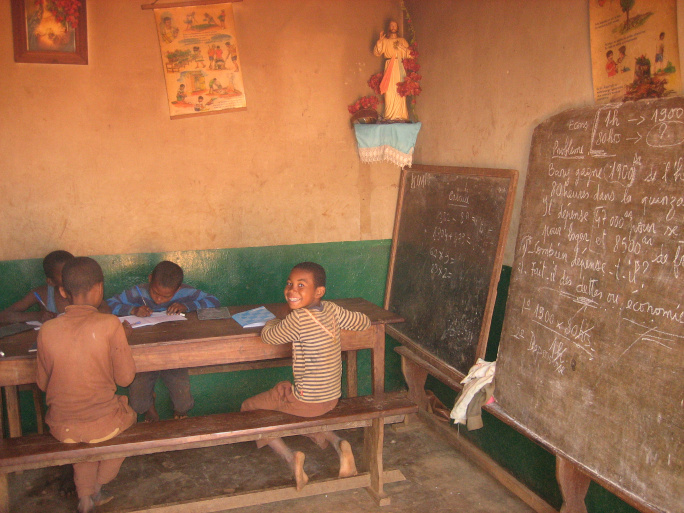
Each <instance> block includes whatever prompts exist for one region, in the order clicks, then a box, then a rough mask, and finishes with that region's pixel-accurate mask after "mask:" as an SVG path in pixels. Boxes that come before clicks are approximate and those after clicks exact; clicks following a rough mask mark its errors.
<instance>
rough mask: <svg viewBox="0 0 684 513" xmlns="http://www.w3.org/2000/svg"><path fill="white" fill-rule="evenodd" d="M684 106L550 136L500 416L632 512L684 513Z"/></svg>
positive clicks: (647, 103)
mask: <svg viewBox="0 0 684 513" xmlns="http://www.w3.org/2000/svg"><path fill="white" fill-rule="evenodd" d="M683 148H684V99H683V98H680V97H678V98H670V99H662V100H642V101H639V102H629V103H623V104H615V105H606V106H602V107H587V108H581V109H575V110H570V111H566V112H564V113H562V114H559V115H556V116H554V117H552V118H551V119H549V120H547V121H546V122H544V123H542V124H541V125H539V126H538V127H537V129H536V130H535V132H534V137H533V140H532V147H531V152H530V161H529V169H528V173H527V180H526V184H525V193H524V199H523V205H522V211H521V219H520V229H519V232H518V238H517V245H516V253H515V261H514V265H513V273H512V277H511V285H510V289H509V297H508V302H507V306H506V316H505V321H504V327H503V333H502V338H501V344H500V347H499V355H498V360H497V369H496V380H495V381H496V392H495V395H496V397H497V399H498V401H499V405H500V406H501V408H502V409H503V410H504V411H505V412H506V413H507V414H508V415H510V416H511V417H512V418H513V419H514V421H515V422H516V423H518V424H519V425H520V426H521V427H523V428H525V429H526V430H528V431H529V432H530V433H532V434H533V435H534V436H535V437H536V438H538V439H539V440H541V441H544V442H546V444H548V445H549V446H551V447H552V448H555V449H556V452H557V454H559V455H561V456H564V457H566V458H567V459H569V460H570V461H572V462H574V463H576V464H578V465H579V466H580V467H581V468H583V469H584V470H585V471H586V472H588V473H589V474H590V475H591V476H592V477H594V478H595V479H596V480H598V481H599V482H601V483H603V484H605V485H606V486H607V487H608V488H609V489H612V490H614V491H616V492H617V493H618V494H620V495H622V496H623V497H625V498H626V499H627V500H629V501H630V502H632V503H635V504H637V505H639V506H640V507H644V508H646V509H651V510H655V511H666V512H671V513H675V512H676V513H682V512H684V449H683V448H684V151H683Z"/></svg>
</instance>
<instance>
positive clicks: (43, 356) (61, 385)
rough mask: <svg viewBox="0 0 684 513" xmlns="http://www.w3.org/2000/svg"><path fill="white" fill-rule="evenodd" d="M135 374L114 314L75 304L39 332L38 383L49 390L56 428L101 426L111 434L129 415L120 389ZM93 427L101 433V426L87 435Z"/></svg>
mask: <svg viewBox="0 0 684 513" xmlns="http://www.w3.org/2000/svg"><path fill="white" fill-rule="evenodd" d="M134 376H135V363H134V362H133V357H132V355H131V350H130V347H129V346H128V342H127V340H126V335H125V333H124V330H123V327H122V326H121V322H120V321H119V320H118V319H117V318H116V317H114V316H113V315H108V314H102V313H99V312H98V311H97V310H96V309H95V308H94V307H92V306H86V305H73V306H69V307H67V309H66V313H65V314H64V315H62V316H60V317H58V318H56V319H53V320H50V321H48V322H46V323H45V324H44V325H43V326H42V327H41V329H40V331H39V333H38V369H37V382H38V385H39V386H40V387H41V388H42V389H44V390H45V391H46V399H47V404H48V406H49V409H48V413H47V416H46V422H47V423H48V425H50V427H51V428H53V429H55V428H60V427H64V428H65V429H66V428H67V426H72V427H73V426H74V425H77V424H81V423H85V424H90V423H93V422H95V423H98V424H102V427H103V429H104V430H107V429H109V430H110V431H111V428H109V426H111V425H112V422H114V424H116V423H117V422H116V418H117V417H118V416H120V415H122V414H124V412H125V409H122V405H121V399H122V396H117V395H115V392H116V386H117V385H120V386H127V385H128V384H130V382H131V381H132V380H133V378H134ZM53 426H54V427H53ZM93 429H94V431H96V432H97V431H99V430H98V429H97V427H96V426H89V428H88V429H87V430H86V431H88V432H91V431H92V430H93ZM103 434H106V433H103ZM74 436H78V435H76V433H74ZM88 436H95V437H97V436H99V433H92V435H88ZM84 441H88V440H84Z"/></svg>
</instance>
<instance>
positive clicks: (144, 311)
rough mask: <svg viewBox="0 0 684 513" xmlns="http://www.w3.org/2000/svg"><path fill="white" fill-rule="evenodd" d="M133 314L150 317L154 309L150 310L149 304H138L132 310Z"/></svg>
mask: <svg viewBox="0 0 684 513" xmlns="http://www.w3.org/2000/svg"><path fill="white" fill-rule="evenodd" d="M131 314H132V315H135V316H136V317H149V316H150V315H152V310H150V307H149V306H136V307H135V308H134V309H133V310H131Z"/></svg>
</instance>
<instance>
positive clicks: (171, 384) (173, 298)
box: [107, 260, 220, 422]
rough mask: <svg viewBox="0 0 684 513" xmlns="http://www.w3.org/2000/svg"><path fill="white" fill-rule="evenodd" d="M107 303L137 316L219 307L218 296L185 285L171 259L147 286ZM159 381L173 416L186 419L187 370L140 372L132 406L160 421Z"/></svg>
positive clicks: (190, 402)
mask: <svg viewBox="0 0 684 513" xmlns="http://www.w3.org/2000/svg"><path fill="white" fill-rule="evenodd" d="M107 304H108V305H109V307H110V308H111V310H112V313H113V314H114V315H136V316H138V317H149V316H150V315H152V312H166V313H168V314H179V313H184V312H193V311H195V310H200V309H202V308H213V307H217V306H220V303H219V300H218V299H216V297H214V296H212V295H210V294H207V293H206V292H202V291H201V290H198V289H196V288H193V287H190V286H188V285H184V284H183V269H181V267H180V266H179V265H178V264H175V263H173V262H169V261H168V260H165V261H163V262H160V263H158V264H157V266H156V267H155V268H154V270H153V271H152V273H151V274H150V276H149V278H148V283H146V284H142V285H136V286H135V287H133V288H131V289H128V290H126V291H124V292H122V293H121V294H118V295H116V296H114V297H111V298H109V299H108V300H107ZM159 378H161V380H162V381H163V382H164V384H165V385H166V388H168V390H169V394H170V395H171V401H172V403H173V417H174V418H176V419H178V418H184V417H187V416H188V411H189V410H190V409H192V407H193V406H194V404H195V403H194V400H193V398H192V395H191V394H190V378H189V376H188V370H187V369H168V370H163V371H154V372H141V373H138V374H137V375H136V376H135V379H134V380H133V383H131V386H130V387H128V395H129V400H130V404H131V407H132V408H133V409H134V410H135V411H136V412H138V413H139V414H143V413H144V414H145V421H147V422H153V421H156V420H159V414H158V413H157V410H156V408H155V407H154V386H155V384H156V382H157V380H158V379H159Z"/></svg>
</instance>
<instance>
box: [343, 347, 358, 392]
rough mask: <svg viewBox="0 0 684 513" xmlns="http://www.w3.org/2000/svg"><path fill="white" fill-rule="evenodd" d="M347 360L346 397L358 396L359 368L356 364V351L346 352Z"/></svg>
mask: <svg viewBox="0 0 684 513" xmlns="http://www.w3.org/2000/svg"><path fill="white" fill-rule="evenodd" d="M344 354H345V356H346V358H347V397H356V396H357V395H359V368H358V365H357V364H356V351H346V352H345V353H344Z"/></svg>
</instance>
